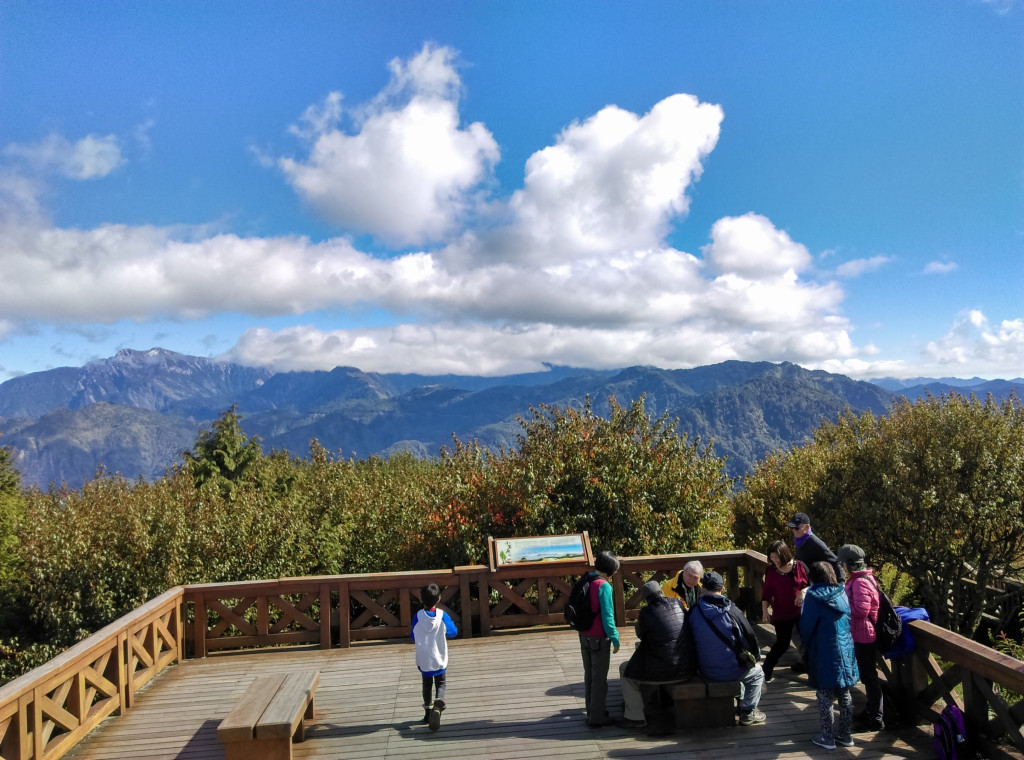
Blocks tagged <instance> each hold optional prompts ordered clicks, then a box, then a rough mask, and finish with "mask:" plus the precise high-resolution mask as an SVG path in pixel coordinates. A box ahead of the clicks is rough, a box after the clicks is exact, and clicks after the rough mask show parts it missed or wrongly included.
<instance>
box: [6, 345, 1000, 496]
mask: <svg viewBox="0 0 1024 760" xmlns="http://www.w3.org/2000/svg"><path fill="white" fill-rule="evenodd" d="M922 379H923V380H925V381H927V382H926V383H923V384H921V383H919V384H918V385H916V386H912V387H909V388H900V389H898V391H892V390H889V389H886V388H884V387H882V386H880V385H877V384H873V383H869V382H865V381H857V380H852V379H850V378H848V377H846V376H844V375H837V374H832V373H828V372H824V371H822V370H807V369H804V368H802V367H799V366H798V365H795V364H791V363H788V362H783V363H780V364H774V363H771V362H742V361H728V362H722V363H720V364H714V365H707V366H703V367H695V368H691V369H672V370H669V369H660V368H657V367H643V366H636V367H626V368H622V369H618V370H592V369H577V368H571V367H562V366H557V365H551V366H549V367H547V368H546V370H545V371H543V372H534V373H523V374H519V375H510V376H504V377H459V376H453V375H436V376H431V375H417V374H380V373H372V372H363V371H362V370H359V369H358V368H355V367H335V368H334V369H332V370H330V371H308V372H274V371H272V370H268V369H260V368H252V367H244V366H242V365H237V364H231V363H229V362H222V361H218V360H215V359H207V358H201V357H194V356H188V355H185V354H178V353H175V352H173V351H168V350H166V349H162V348H152V349H149V350H148V351H137V350H133V349H125V350H122V351H119V352H118V353H117V354H116V355H115V356H113V357H111V358H109V359H103V360H99V361H95V362H91V363H89V364H87V365H85V366H83V367H80V368H71V367H60V368H56V369H52V370H46V371H43V372H38V373H33V374H30V375H22V376H20V377H17V378H13V379H11V380H8V381H6V382H4V383H0V434H2V437H0V445H4V446H9V447H11V448H12V449H13V450H14V451H15V453H16V457H15V461H16V465H17V466H18V468H19V470H20V471H21V473H22V478H23V482H24V483H25V484H26V485H35V486H38V487H46V485H47V484H49V483H51V482H52V483H62V482H63V483H66V484H67V485H68V486H69V487H73V488H77V487H79V486H80V485H81V484H82V483H83V482H84V481H85V480H86V479H88V478H89V477H91V476H92V475H93V474H94V473H95V472H96V471H97V470H98V469H100V468H102V470H103V471H106V472H120V473H121V474H123V475H124V476H125V477H128V478H135V477H144V478H149V479H153V478H159V477H161V476H162V475H163V474H164V473H165V472H166V471H167V470H168V468H170V467H172V466H173V465H174V464H175V463H177V462H180V459H181V454H182V452H183V451H186V450H188V449H190V448H191V447H192V445H193V444H194V442H195V438H196V436H197V435H198V432H199V430H200V429H201V428H208V427H209V426H210V424H211V423H212V422H213V421H214V420H215V419H216V418H217V417H218V416H219V415H220V414H222V413H223V412H224V411H225V410H226V409H229V408H232V407H234V408H236V409H237V411H238V413H239V415H240V417H241V420H242V428H243V430H244V431H245V433H246V434H247V435H250V436H259V437H260V439H261V440H262V444H263V447H264V450H266V451H268V452H269V451H271V450H279V449H285V450H287V451H289V452H290V453H291V454H293V455H296V456H303V455H305V453H306V452H307V451H308V448H309V443H310V441H311V440H312V439H313V438H316V439H317V440H318V441H319V442H320V444H321V445H323V446H324V447H325V448H327V449H328V450H329V451H336V452H338V453H339V455H341V456H346V457H347V456H357V457H366V456H373V455H381V456H387V455H390V454H392V453H394V452H395V451H398V450H402V449H405V450H409V451H412V452H413V453H415V454H416V455H417V456H432V455H436V454H437V453H438V451H439V450H440V448H441V447H442V446H446V445H450V444H451V441H452V436H453V435H455V436H457V437H458V438H460V439H461V440H473V439H475V440H477V441H478V442H479V443H481V445H484V446H487V447H490V448H494V449H497V448H498V447H501V446H504V447H506V448H508V447H511V446H514V445H515V444H516V442H517V436H518V435H519V433H520V432H521V427H520V426H519V424H518V422H517V421H516V418H517V417H522V416H528V415H529V410H530V407H531V406H533V407H536V406H537V405H539V404H547V405H551V406H558V407H566V406H576V407H579V406H581V405H582V404H583V403H584V402H585V400H586V399H587V398H588V397H589V398H590V401H591V406H592V408H593V410H594V412H595V413H597V414H601V415H606V414H607V413H608V410H609V408H610V402H609V398H610V397H614V398H615V399H616V400H617V402H618V403H619V404H621V405H628V404H630V403H632V402H633V401H635V400H636V399H638V398H640V397H641V396H643V397H644V399H645V406H646V409H647V411H648V413H650V414H652V415H654V416H658V415H661V414H663V413H664V414H667V415H668V416H669V418H671V419H678V420H679V427H678V429H679V432H681V433H686V434H687V435H689V436H690V437H691V438H696V437H699V438H700V439H701V440H702V441H704V442H705V443H706V442H708V441H709V440H713V441H714V450H715V453H716V454H718V455H724V456H727V457H728V461H727V465H726V468H727V472H728V473H729V474H730V475H731V476H733V477H741V476H742V475H743V473H744V472H746V471H748V470H749V469H750V468H751V467H753V465H754V464H755V463H756V462H757V461H758V460H759V459H761V458H762V457H763V456H764V455H765V454H766V453H767V452H769V451H771V450H772V449H775V448H780V447H782V448H788V447H790V446H793V445H799V444H801V443H803V441H804V440H805V439H806V437H807V436H809V435H810V434H811V432H812V431H813V430H814V428H816V427H817V426H818V425H820V424H821V421H822V420H824V419H835V418H836V416H838V415H839V414H840V413H842V412H843V411H844V410H845V409H846V408H850V409H852V410H853V411H855V412H857V413H860V412H863V411H866V410H868V409H870V410H871V411H873V412H875V413H884V412H885V411H886V409H887V408H888V406H889V405H890V404H891V403H892V401H893V400H894V399H895V398H896V397H897V396H898V395H906V396H908V397H912V394H913V393H915V392H918V390H916V389H919V392H920V393H926V392H930V389H931V388H932V387H935V386H933V385H930V384H929V383H937V382H939V381H932V380H931V379H929V378H916V380H922ZM944 380H949V378H944ZM1015 382H1016V381H1009V382H1007V381H980V383H981V385H979V384H974V385H971V384H969V381H964V383H965V385H963V386H958V387H955V388H954V387H953V386H950V385H949V384H948V383H944V384H943V387H949V388H952V389H953V390H956V391H957V392H962V391H961V388H976V387H981V386H985V387H988V388H991V389H993V390H992V392H995V393H997V394H998V393H1001V392H1003V391H1005V390H1006V389H1007V388H1009V389H1010V390H1013V389H1014V387H1015V386H1014V383H1015Z"/></svg>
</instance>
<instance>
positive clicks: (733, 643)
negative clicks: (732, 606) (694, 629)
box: [697, 602, 746, 655]
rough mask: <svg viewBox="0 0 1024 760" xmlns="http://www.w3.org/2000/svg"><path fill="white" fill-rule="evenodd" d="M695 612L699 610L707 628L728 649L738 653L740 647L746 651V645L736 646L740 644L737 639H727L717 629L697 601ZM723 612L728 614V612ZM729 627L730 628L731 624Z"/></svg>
mask: <svg viewBox="0 0 1024 760" xmlns="http://www.w3.org/2000/svg"><path fill="white" fill-rule="evenodd" d="M697 612H699V613H700V616H701V617H702V618H704V622H705V623H707V624H708V628H710V629H711V630H712V631H714V632H715V635H716V636H717V637H718V638H720V639H721V640H722V643H723V644H725V645H726V646H727V647H729V649H731V650H732V653H733V654H735V655H739V653H740V648H742V649H743V651H746V647H742V646H738V645H739V644H740V642H739V641H737V640H736V639H735V638H733V640H732V641H729V639H727V638H726V637H725V634H724V633H722V632H721V631H720V630H718V627H717V626H716V625H715V624H714V623H712V622H711V621H710V620H708V616H707V615H705V614H704V609H703V608H702V607H701V606H700V603H699V602H698V603H697ZM725 614H726V615H728V614H729V613H725ZM729 627H730V628H732V626H729Z"/></svg>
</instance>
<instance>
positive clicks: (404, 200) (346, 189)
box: [278, 46, 499, 246]
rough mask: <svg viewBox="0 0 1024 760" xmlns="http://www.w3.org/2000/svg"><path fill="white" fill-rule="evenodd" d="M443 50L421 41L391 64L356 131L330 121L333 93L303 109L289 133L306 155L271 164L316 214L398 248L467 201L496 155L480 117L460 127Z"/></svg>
mask: <svg viewBox="0 0 1024 760" xmlns="http://www.w3.org/2000/svg"><path fill="white" fill-rule="evenodd" d="M451 59H452V51H451V50H449V49H448V48H443V47H441V48H435V47H431V46H425V47H424V48H423V50H422V51H421V52H420V53H418V54H417V55H416V56H414V57H413V58H412V59H411V60H410V61H409V62H408V64H402V63H401V62H400V61H393V62H392V64H391V71H392V82H391V84H390V85H389V87H388V89H387V90H386V93H387V94H388V95H394V96H395V97H398V96H399V94H401V95H403V96H404V100H403V101H402V102H400V103H395V102H394V98H393V97H381V98H379V99H377V100H376V101H374V103H372V104H371V105H369V106H367V107H366V108H365V109H364V110H363V111H361V112H356V115H357V116H358V124H357V126H358V132H356V133H355V134H348V133H346V132H344V131H342V130H340V129H339V128H338V126H337V124H338V122H339V120H340V119H341V117H342V109H341V95H340V94H339V93H331V94H330V95H328V97H327V99H326V100H325V101H324V104H323V105H322V106H320V107H311V108H310V109H307V111H306V113H305V114H304V116H303V119H302V124H301V125H300V126H295V127H293V129H292V131H293V133H295V134H296V135H298V136H300V137H302V138H304V139H305V140H307V141H309V142H310V143H311V146H310V149H309V155H308V157H307V158H305V159H293V158H282V159H280V160H279V161H278V166H279V167H280V169H281V171H282V172H283V173H284V175H285V177H286V179H287V180H288V182H289V183H290V184H291V185H292V187H293V188H294V189H295V191H296V192H297V193H299V195H300V196H301V197H302V198H303V199H304V200H306V201H307V202H309V203H310V204H311V205H312V206H313V207H314V208H315V209H316V210H317V211H318V212H319V213H320V214H322V215H323V217H324V218H325V219H327V220H329V221H331V222H333V223H335V224H338V225H340V226H341V227H343V228H346V229H349V230H352V231H355V232H369V233H371V234H373V235H375V236H377V237H378V238H380V239H382V240H384V241H387V242H390V243H393V244H398V245H402V246H408V245H415V244H422V243H427V242H431V241H437V240H441V239H443V238H444V237H445V236H446V235H447V234H448V233H449V232H450V231H452V230H453V229H455V227H456V225H457V222H458V221H460V220H461V219H463V218H464V217H465V215H466V214H467V213H468V212H469V211H470V209H471V208H472V206H473V205H474V202H475V199H474V188H476V186H477V185H478V184H479V183H480V182H481V181H482V180H483V179H484V178H485V177H486V176H487V175H488V173H489V172H490V170H491V168H492V166H493V165H494V164H495V163H496V162H497V161H498V158H499V150H498V145H497V143H496V142H495V141H494V138H493V137H492V136H491V133H490V132H488V131H487V129H486V128H485V127H484V126H483V125H482V124H480V123H479V122H477V123H474V124H470V125H469V126H467V127H465V128H462V127H460V124H459V114H458V97H457V96H458V89H459V86H460V84H459V78H458V74H457V72H456V71H455V69H454V67H453V64H452V62H451Z"/></svg>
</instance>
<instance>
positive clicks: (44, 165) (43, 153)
mask: <svg viewBox="0 0 1024 760" xmlns="http://www.w3.org/2000/svg"><path fill="white" fill-rule="evenodd" d="M4 153H5V154H6V155H8V156H13V157H15V158H18V159H21V160H22V161H25V162H26V163H27V164H29V166H31V167H32V168H33V169H34V170H36V171H41V172H50V171H53V172H57V173H59V174H61V175H63V176H64V177H67V178H68V179H78V180H86V179H96V178H99V177H105V176H107V175H108V174H110V172H112V171H114V169H116V168H117V167H118V166H120V165H121V164H122V163H123V160H124V159H123V158H122V157H121V148H120V145H119V144H118V141H117V138H116V137H115V136H114V135H106V136H105V137H101V136H99V135H87V136H85V137H83V138H82V139H80V140H78V141H77V142H71V141H70V140H68V139H67V138H66V137H64V136H62V135H57V134H51V135H48V136H47V137H45V138H43V139H42V140H40V141H39V142H36V143H31V144H28V145H21V144H18V143H12V144H10V145H8V146H7V147H6V148H5V149H4Z"/></svg>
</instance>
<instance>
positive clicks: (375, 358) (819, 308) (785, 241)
mask: <svg viewBox="0 0 1024 760" xmlns="http://www.w3.org/2000/svg"><path fill="white" fill-rule="evenodd" d="M452 60H453V54H452V52H451V51H450V50H448V49H446V48H433V47H429V46H428V47H425V48H424V49H423V50H422V51H421V52H420V53H419V54H417V55H416V56H414V57H413V58H412V59H410V60H409V61H407V62H402V61H394V62H392V64H391V71H392V79H391V82H390V84H389V85H388V86H387V88H385V90H384V91H383V92H382V93H381V94H380V95H379V96H378V97H377V98H374V99H372V100H371V101H370V102H369V103H368V104H367V105H365V106H363V107H361V108H357V109H354V110H352V111H350V112H348V111H345V110H344V109H343V108H342V97H341V95H340V94H336V93H335V94H331V95H329V96H328V97H327V98H326V99H325V101H324V102H323V103H322V104H320V105H318V106H315V107H312V108H310V109H308V110H307V112H306V114H305V115H304V116H303V118H302V120H301V122H300V123H299V124H298V125H296V126H295V127H294V129H293V132H294V134H295V135H296V136H297V137H299V138H300V139H304V140H308V141H309V143H310V146H311V147H310V153H309V156H308V159H306V160H305V161H298V160H294V159H293V160H282V161H281V162H280V166H281V168H282V169H283V170H284V172H285V174H286V176H287V177H288V179H289V181H291V182H292V183H293V185H294V186H295V187H296V189H297V190H298V191H299V192H300V193H301V194H303V196H304V197H305V198H307V199H308V200H309V201H310V202H311V203H314V204H316V205H317V206H318V207H320V208H321V209H322V210H323V211H324V212H325V213H327V214H328V215H329V216H331V218H333V219H334V220H335V221H338V222H339V223H344V224H346V225H347V226H349V227H351V228H352V229H358V230H367V231H370V232H373V233H374V234H377V235H378V236H380V237H383V238H388V239H391V240H396V241H399V242H400V243H401V244H403V245H406V244H411V243H413V242H416V241H437V240H440V239H442V238H443V239H445V240H447V242H446V243H445V244H443V245H439V246H438V247H437V249H436V250H431V251H412V252H406V253H399V254H393V255H386V256H385V255H373V254H370V253H366V252H363V251H360V250H357V249H356V248H355V247H354V245H353V244H352V242H351V239H349V238H337V239H333V240H327V241H324V242H318V243H313V242H311V241H309V240H308V239H306V238H303V237H298V236H285V237H276V238H257V237H240V236H237V235H231V234H216V233H215V232H213V231H210V230H207V229H203V228H184V227H181V228H156V227H129V226H124V225H104V226H100V227H97V228H94V229H84V230H78V229H59V228H54V227H52V226H49V225H47V224H45V223H42V222H40V221H39V219H38V218H34V217H30V216H27V215H25V216H22V217H21V218H20V221H14V222H11V221H9V222H8V223H6V224H2V225H0V250H3V251H4V252H5V255H4V257H3V258H2V259H0V320H8V321H12V322H17V321H25V320H40V321H53V322H58V323H68V324H78V323H87V324H88V323H99V322H103V323H115V322H118V321H120V320H124V319H133V320H138V321H147V320H154V319H160V318H170V319H179V320H185V319H188V320H194V319H202V318H205V317H207V316H210V315H216V314H223V313H235V314H244V315H253V316H256V317H285V316H288V315H314V314H315V315H317V316H316V317H315V318H316V319H317V320H319V319H322V318H325V317H323V315H324V314H327V315H328V317H326V318H336V315H338V314H342V315H344V314H346V313H350V312H353V311H360V312H361V311H365V310H367V309H375V310H377V312H378V313H383V314H390V315H392V317H393V320H394V321H404V324H397V325H393V326H387V327H375V328H365V329H338V330H336V329H326V328H321V327H318V326H316V325H315V324H307V325H305V326H302V327H292V328H288V329H282V330H280V331H277V332H274V331H270V330H267V329H252V330H249V331H247V332H246V333H245V335H244V336H243V337H242V338H241V340H240V341H239V342H238V345H237V346H235V348H234V349H232V350H231V351H230V352H229V355H230V356H231V357H232V358H235V359H237V360H240V361H245V362H250V363H254V364H263V363H269V364H272V365H273V366H276V367H278V368H280V369H303V368H306V369H308V368H318V369H329V368H331V367H333V366H335V365H337V364H350V365H355V366H359V367H361V368H363V369H367V370H377V371H420V372H463V373H483V374H495V373H501V372H511V371H521V370H525V369H537V368H539V367H540V366H542V363H544V362H555V363H559V364H572V365H577V366H593V367H614V366H623V365H627V364H654V365H658V366H663V367H689V366H697V365H701V364H707V363H712V362H717V361H723V360H726V359H743V360H780V359H784V358H785V359H790V360H792V361H801V362H812V361H824V360H828V359H838V360H853V359H857V358H858V357H860V356H862V355H863V354H864V351H863V350H862V349H858V348H857V347H856V346H855V345H854V344H853V342H852V341H851V339H850V332H851V327H850V325H849V323H848V320H847V319H846V318H845V317H844V316H842V314H841V312H840V306H841V303H842V300H843V296H844V294H843V290H842V288H841V287H840V286H839V285H838V284H837V283H836V282H827V281H824V282H823V281H819V279H817V277H813V276H808V274H807V273H808V271H809V270H811V269H812V263H813V262H812V259H811V256H810V254H809V253H808V251H807V249H806V247H805V246H804V245H802V244H800V243H798V242H796V241H794V240H793V239H792V238H791V237H790V235H789V234H788V233H786V232H784V231H782V230H779V229H777V228H776V227H775V225H774V224H773V223H772V222H771V220H769V219H768V218H766V217H764V216H761V215H758V214H754V213H749V214H746V215H743V216H739V217H727V218H724V219H721V220H719V221H718V222H716V223H715V224H714V225H713V227H712V229H711V230H710V242H709V244H708V245H707V246H705V247H704V248H703V249H702V256H695V255H693V254H690V253H687V252H685V251H681V250H677V249H675V248H673V247H671V246H670V245H668V243H667V241H666V235H667V233H668V232H669V230H670V224H671V223H672V221H673V220H677V219H678V218H680V217H682V216H683V215H685V214H686V213H687V210H688V208H689V193H690V191H691V188H692V185H693V183H694V182H696V181H697V180H698V179H699V177H700V175H701V172H702V170H703V161H704V159H705V158H706V157H707V155H708V154H709V152H710V151H711V150H712V149H713V148H714V146H715V144H716V142H717V139H718V135H719V129H720V124H721V121H722V118H723V117H722V110H721V108H720V107H718V106H716V105H711V104H707V103H701V102H699V101H698V100H697V99H696V98H694V97H693V96H690V95H673V96H670V97H668V98H665V99H664V100H662V101H661V102H659V103H656V104H655V105H654V106H653V107H652V108H651V109H650V111H649V112H648V113H646V114H635V113H631V112H628V111H625V110H623V109H621V108H618V107H615V106H608V107H605V108H603V109H601V110H599V111H598V112H597V113H595V114H593V115H592V116H590V117H589V118H585V119H583V120H581V121H580V122H576V123H573V124H571V125H569V126H567V127H566V128H565V129H564V130H563V131H562V132H561V133H560V134H559V135H558V137H557V139H556V140H555V142H554V144H553V145H550V146H548V147H545V148H543V149H541V150H538V151H537V152H536V153H534V154H533V155H532V156H531V157H530V158H529V160H528V161H527V163H526V166H525V172H524V184H523V187H522V188H521V189H520V190H518V191H517V192H515V193H513V194H512V196H511V197H510V198H509V199H508V201H507V202H506V203H500V202H497V201H494V202H492V203H491V204H490V205H489V206H488V216H487V219H486V224H478V225H475V226H469V225H468V224H467V221H472V219H471V215H469V216H467V212H468V209H469V207H470V206H471V205H472V204H473V203H475V202H476V201H477V198H476V195H475V194H476V193H478V192H479V191H480V186H481V182H482V180H484V179H486V175H487V172H488V170H489V168H490V166H491V165H492V164H493V162H494V161H496V160H497V147H496V143H495V142H494V139H493V138H492V137H491V135H490V133H489V132H488V131H487V129H486V128H485V127H484V126H483V125H481V124H475V125H471V126H469V127H467V128H464V129H463V128H460V127H459V119H458V111H457V104H458V95H459V91H460V88H461V82H460V80H459V78H458V74H457V71H456V69H455V67H454V65H453V63H452ZM345 117H348V118H349V119H350V120H351V122H352V124H353V125H354V126H355V127H356V128H357V131H355V132H353V133H345V132H342V131H340V130H339V129H338V127H337V124H338V123H339V121H340V120H341V119H343V118H345ZM264 155H265V154H264ZM25 192H26V194H27V195H29V196H31V192H30V191H28V190H26V191H25ZM477 221H479V220H477ZM460 225H461V226H460ZM449 235H450V236H451V237H450V239H449V238H446V236H449ZM811 274H812V275H813V273H811ZM313 319H314V317H313V316H310V317H309V318H308V319H306V318H305V317H304V318H303V320H304V321H309V322H312V321H313ZM334 324H336V323H332V327H333V326H334Z"/></svg>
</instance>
